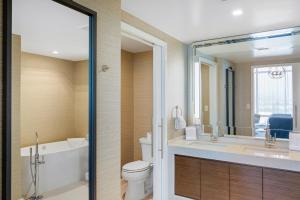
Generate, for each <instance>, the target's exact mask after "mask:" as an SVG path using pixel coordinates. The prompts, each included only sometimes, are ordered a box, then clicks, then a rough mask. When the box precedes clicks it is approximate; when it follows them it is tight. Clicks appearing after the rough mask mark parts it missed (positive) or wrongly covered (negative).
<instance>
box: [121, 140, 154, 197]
mask: <svg viewBox="0 0 300 200" xmlns="http://www.w3.org/2000/svg"><path fill="white" fill-rule="evenodd" d="M139 141H140V144H141V148H142V159H143V160H139V161H134V162H130V163H127V164H125V165H124V166H123V167H122V176H123V179H124V180H126V181H128V187H127V191H126V194H125V199H126V200H143V199H144V198H145V197H146V196H148V195H149V194H151V193H152V188H153V187H152V185H153V184H152V180H153V178H152V156H151V154H152V153H151V151H152V149H151V140H149V139H147V138H146V137H142V138H140V139H139Z"/></svg>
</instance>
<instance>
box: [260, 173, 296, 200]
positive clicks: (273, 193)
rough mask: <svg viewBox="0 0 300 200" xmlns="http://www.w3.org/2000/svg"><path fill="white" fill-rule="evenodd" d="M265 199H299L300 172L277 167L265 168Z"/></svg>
mask: <svg viewBox="0 0 300 200" xmlns="http://www.w3.org/2000/svg"><path fill="white" fill-rule="evenodd" d="M263 183H264V186H263V197H264V200H299V199H300V174H299V173H296V172H288V171H282V170H276V169H263Z"/></svg>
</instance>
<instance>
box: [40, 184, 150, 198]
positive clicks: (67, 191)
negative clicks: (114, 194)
mask: <svg viewBox="0 0 300 200" xmlns="http://www.w3.org/2000/svg"><path fill="white" fill-rule="evenodd" d="M126 189H127V182H126V181H124V180H121V198H120V199H121V200H124V197H125V192H126ZM51 193H52V194H46V195H45V198H44V200H87V199H88V184H87V183H81V184H78V185H75V186H71V187H69V188H64V189H63V190H60V191H59V190H57V191H54V192H51ZM145 200H153V198H152V195H151V196H149V197H147V198H145Z"/></svg>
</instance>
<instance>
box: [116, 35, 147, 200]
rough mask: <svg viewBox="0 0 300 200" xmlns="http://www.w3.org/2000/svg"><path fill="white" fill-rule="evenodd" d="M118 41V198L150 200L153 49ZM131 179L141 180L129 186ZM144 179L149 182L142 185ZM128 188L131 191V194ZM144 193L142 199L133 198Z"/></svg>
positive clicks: (127, 40)
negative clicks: (119, 70) (119, 190)
mask: <svg viewBox="0 0 300 200" xmlns="http://www.w3.org/2000/svg"><path fill="white" fill-rule="evenodd" d="M121 41H122V42H121V47H122V50H121V85H122V87H121V166H122V169H121V170H122V173H121V174H122V180H121V191H122V192H121V195H122V199H126V200H127V199H128V200H129V199H141V198H143V199H144V198H145V199H147V200H148V199H149V200H150V199H152V198H151V197H152V183H151V181H152V180H151V179H152V177H151V176H153V175H152V169H151V167H152V166H151V165H152V147H151V146H152V144H151V143H152V118H153V114H152V113H153V50H152V49H153V47H152V46H150V45H148V44H146V43H145V42H144V43H142V42H141V41H138V40H137V39H135V38H132V37H128V36H127V37H126V36H122V40H121ZM147 153H148V155H147ZM147 157H149V158H147ZM145 168H146V169H145ZM132 175H133V176H134V177H135V179H141V180H137V181H135V182H137V183H129V182H130V181H132V179H133V178H132V177H131V176H132ZM144 176H147V178H146V179H149V180H147V181H144V180H143V179H145V178H144ZM138 177H140V178H138ZM143 182H148V186H147V187H145V189H144V188H141V189H140V188H138V185H140V186H144V184H143ZM130 184H134V185H132V186H131V185H130ZM129 187H130V188H133V189H132V191H129V190H130V189H129ZM139 190H142V191H139ZM144 190H145V191H146V195H144V194H143V195H142V197H136V195H139V193H141V192H142V193H144ZM147 190H149V191H147Z"/></svg>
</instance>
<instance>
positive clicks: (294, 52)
mask: <svg viewBox="0 0 300 200" xmlns="http://www.w3.org/2000/svg"><path fill="white" fill-rule="evenodd" d="M198 51H199V52H201V53H202V54H204V55H209V56H213V57H218V58H224V59H227V60H229V61H231V62H233V63H245V62H257V61H265V60H282V59H285V60H287V59H299V58H300V35H294V36H288V37H281V38H272V39H264V40H257V41H249V42H241V43H236V44H227V45H217V46H210V47H203V48H198Z"/></svg>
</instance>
